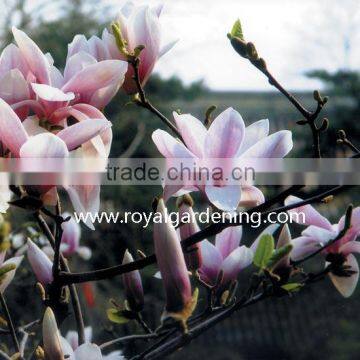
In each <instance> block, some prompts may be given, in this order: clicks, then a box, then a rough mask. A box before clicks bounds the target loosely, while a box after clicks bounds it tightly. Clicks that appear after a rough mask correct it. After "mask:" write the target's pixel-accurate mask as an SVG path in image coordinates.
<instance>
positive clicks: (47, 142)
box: [20, 133, 69, 158]
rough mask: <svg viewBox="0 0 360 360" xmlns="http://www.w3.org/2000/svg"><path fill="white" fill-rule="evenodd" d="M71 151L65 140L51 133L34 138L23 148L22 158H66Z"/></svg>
mask: <svg viewBox="0 0 360 360" xmlns="http://www.w3.org/2000/svg"><path fill="white" fill-rule="evenodd" d="M68 155H69V151H68V149H67V147H66V144H65V142H64V141H63V140H61V139H60V138H59V137H57V136H56V135H54V134H51V133H43V134H39V135H35V136H32V137H31V138H29V140H28V141H27V142H26V143H25V144H24V145H23V146H22V147H21V149H20V157H21V158H65V157H67V156H68Z"/></svg>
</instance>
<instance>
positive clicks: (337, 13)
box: [30, 0, 360, 91]
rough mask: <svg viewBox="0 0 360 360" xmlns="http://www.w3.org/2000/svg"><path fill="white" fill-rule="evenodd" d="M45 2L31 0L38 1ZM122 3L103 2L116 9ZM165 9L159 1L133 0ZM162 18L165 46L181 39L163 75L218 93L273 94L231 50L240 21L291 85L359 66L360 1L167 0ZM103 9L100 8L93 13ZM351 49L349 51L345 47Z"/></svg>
mask: <svg viewBox="0 0 360 360" xmlns="http://www.w3.org/2000/svg"><path fill="white" fill-rule="evenodd" d="M38 1H41V0H31V1H30V2H31V4H36V3H37V2H38ZM124 2H125V1H121V0H99V1H97V2H96V4H97V5H95V6H97V7H98V9H97V10H99V11H100V12H101V7H102V6H109V5H111V6H113V12H114V16H115V14H116V12H117V11H118V9H119V8H120V6H121V4H123V3H124ZM133 2H134V3H135V4H137V3H139V4H143V3H147V4H149V5H157V4H159V1H158V0H147V1H146V0H133ZM164 3H165V9H164V12H163V14H162V16H161V23H162V29H163V43H164V44H165V43H166V42H168V41H171V40H174V39H179V42H178V43H177V44H176V46H175V47H174V48H173V49H172V50H171V52H169V53H168V54H167V55H165V56H164V57H163V58H162V59H160V61H159V62H158V64H157V66H156V72H158V73H160V74H161V75H162V76H164V77H170V76H172V75H177V76H179V77H180V78H181V79H183V80H184V81H185V82H186V83H190V82H192V81H195V80H199V79H203V80H204V81H205V83H206V85H207V86H209V87H210V88H212V89H214V90H251V91H252V90H254V91H256V90H262V91H263V90H265V91H266V90H271V86H270V85H269V84H268V83H267V82H266V79H265V78H264V76H263V75H262V74H261V73H259V71H257V70H256V69H255V68H253V67H252V66H251V65H250V64H249V63H248V62H247V61H246V60H244V59H242V58H240V57H239V56H238V55H237V54H236V53H235V52H234V51H233V49H232V47H231V46H230V44H229V41H228V39H227V37H226V34H227V33H228V32H229V30H230V29H231V27H232V24H233V23H234V22H235V20H236V19H237V18H240V19H241V22H242V25H243V31H244V35H245V38H246V40H248V41H252V42H253V43H255V45H256V47H257V49H258V52H259V54H260V56H262V57H263V58H264V59H265V60H266V62H267V64H268V67H269V68H270V70H271V72H272V73H273V74H274V75H275V76H276V78H277V79H278V80H280V81H281V82H282V83H283V84H284V85H285V87H286V88H288V89H293V90H309V89H313V88H315V87H318V86H319V83H317V82H316V81H314V80H309V79H308V78H306V77H305V76H304V74H305V73H306V72H307V71H309V70H312V69H318V68H321V69H327V70H330V71H333V70H336V69H339V68H353V69H357V68H358V67H359V66H360V62H359V61H358V59H360V47H359V50H358V49H357V46H356V44H357V43H358V42H359V41H360V36H359V35H360V25H358V24H360V10H359V7H360V3H359V1H358V0H342V1H338V0H301V1H298V0H221V1H219V0H167V1H164ZM94 10H96V9H94ZM345 45H346V46H345Z"/></svg>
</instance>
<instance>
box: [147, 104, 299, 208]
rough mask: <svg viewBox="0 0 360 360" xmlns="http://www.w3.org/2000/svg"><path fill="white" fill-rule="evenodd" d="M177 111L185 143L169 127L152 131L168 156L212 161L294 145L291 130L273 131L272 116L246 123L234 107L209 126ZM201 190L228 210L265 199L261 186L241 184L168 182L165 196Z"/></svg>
mask: <svg viewBox="0 0 360 360" xmlns="http://www.w3.org/2000/svg"><path fill="white" fill-rule="evenodd" d="M173 115H174V118H175V122H176V125H177V127H178V129H179V131H180V134H181V136H182V138H183V140H184V142H185V145H184V144H183V143H181V142H180V141H178V140H177V139H175V138H174V137H172V136H171V135H169V134H168V133H167V132H166V131H163V130H159V129H158V130H155V131H154V132H153V134H152V139H153V141H154V143H155V145H156V146H157V148H158V150H159V151H160V153H161V154H162V155H163V156H164V157H166V158H167V159H173V158H175V159H176V158H181V159H195V160H196V159H208V160H209V161H210V162H211V161H212V159H241V158H282V157H284V156H285V155H287V154H288V153H289V151H290V150H291V149H292V146H293V142H292V136H291V132H290V131H287V130H282V131H278V132H276V133H274V134H272V135H269V122H268V120H260V121H257V122H255V123H253V124H251V125H250V126H248V127H245V124H244V121H243V119H242V117H241V116H240V114H239V113H238V112H237V111H235V110H234V109H232V108H228V109H227V110H225V111H224V112H222V113H221V114H220V115H219V116H218V117H217V118H216V119H215V120H214V121H213V122H212V124H211V126H210V128H209V129H206V127H205V126H204V125H203V123H202V122H201V121H200V120H198V119H196V118H194V117H193V116H191V115H190V114H184V115H178V114H177V113H174V114H173ZM216 164H217V162H216ZM210 165H211V163H210ZM216 166H218V165H215V163H214V167H216ZM197 190H200V191H202V192H203V193H204V194H205V195H206V196H207V198H208V200H209V201H210V202H211V203H212V204H213V205H215V206H216V207H217V208H219V209H222V210H227V211H232V210H235V209H237V207H238V206H255V205H257V204H260V203H262V202H263V201H264V196H263V194H262V192H261V191H260V190H259V189H258V188H256V187H254V186H248V185H247V186H241V184H239V185H229V184H223V185H222V184H219V185H218V184H213V183H205V184H204V183H199V184H196V183H195V184H194V183H192V184H189V185H187V184H186V183H185V184H180V185H170V184H166V183H165V188H164V197H165V199H168V198H169V197H170V196H173V195H174V196H176V195H179V194H182V193H183V192H185V191H186V192H191V191H197Z"/></svg>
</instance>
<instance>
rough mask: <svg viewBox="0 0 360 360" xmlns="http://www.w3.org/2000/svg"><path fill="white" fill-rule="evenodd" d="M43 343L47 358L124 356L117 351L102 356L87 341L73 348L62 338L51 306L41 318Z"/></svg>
mask: <svg viewBox="0 0 360 360" xmlns="http://www.w3.org/2000/svg"><path fill="white" fill-rule="evenodd" d="M42 325H43V328H42V332H43V343H44V352H45V356H46V358H47V359H51V360H63V359H64V358H67V359H69V360H90V359H91V360H104V359H106V360H122V359H124V357H123V356H122V355H121V354H120V353H119V352H114V353H113V354H112V355H111V356H110V355H108V356H103V355H102V353H101V350H100V348H99V347H98V346H97V345H95V344H91V343H89V342H86V343H85V344H82V345H81V346H79V347H77V348H76V349H75V350H74V349H73V348H72V347H71V345H70V344H69V343H68V341H67V340H66V339H65V338H63V337H62V336H61V334H60V331H59V329H58V326H57V323H56V319H55V316H54V313H53V311H52V310H51V308H49V307H48V308H47V309H46V311H45V314H44V319H43V324H42Z"/></svg>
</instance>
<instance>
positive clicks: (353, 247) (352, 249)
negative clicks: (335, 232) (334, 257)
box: [339, 241, 360, 256]
mask: <svg viewBox="0 0 360 360" xmlns="http://www.w3.org/2000/svg"><path fill="white" fill-rule="evenodd" d="M339 252H341V253H342V254H344V255H345V256H348V255H349V254H351V253H357V254H360V242H358V241H349V242H347V243H345V244H344V245H342V246H341V247H340V249H339Z"/></svg>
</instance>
